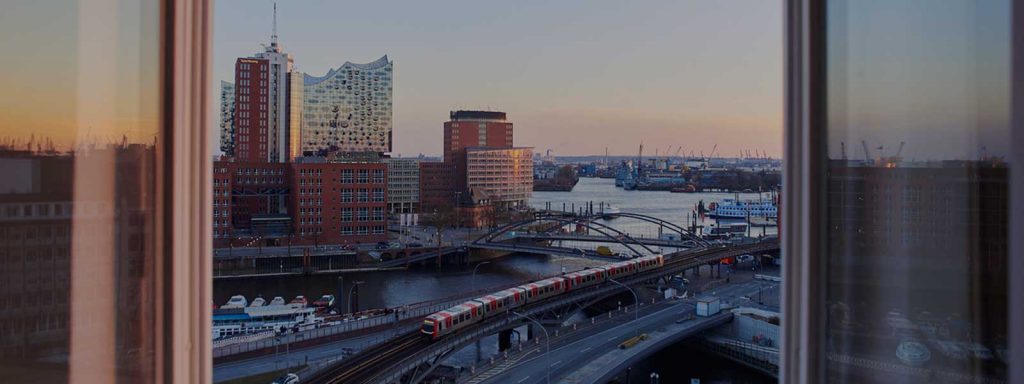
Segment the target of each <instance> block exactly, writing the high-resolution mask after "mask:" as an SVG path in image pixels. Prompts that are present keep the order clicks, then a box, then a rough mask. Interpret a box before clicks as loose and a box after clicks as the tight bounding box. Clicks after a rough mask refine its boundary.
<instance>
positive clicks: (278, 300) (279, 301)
mask: <svg viewBox="0 0 1024 384" xmlns="http://www.w3.org/2000/svg"><path fill="white" fill-rule="evenodd" d="M285 304H286V302H285V301H284V298H283V297H281V296H274V299H273V300H270V305H285Z"/></svg>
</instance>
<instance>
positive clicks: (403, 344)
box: [308, 243, 778, 384]
mask: <svg viewBox="0 0 1024 384" xmlns="http://www.w3.org/2000/svg"><path fill="white" fill-rule="evenodd" d="M771 247H775V248H777V247H778V244H777V243H775V244H774V245H772V244H765V243H760V244H753V245H741V246H735V247H729V248H721V247H711V248H705V249H700V250H692V251H683V252H680V253H677V254H673V255H670V257H666V260H665V265H664V266H663V267H662V268H661V269H659V270H651V271H648V272H647V273H648V274H651V275H655V276H656V275H658V273H659V272H662V274H663V272H664V271H663V269H666V268H667V269H672V267H678V266H681V265H686V264H689V263H693V262H694V261H696V260H698V259H700V260H701V262H709V261H714V260H715V258H718V257H728V256H731V254H732V253H745V252H758V251H761V250H763V249H764V248H771ZM720 253H728V254H730V255H720ZM712 256H713V257H712ZM703 259H706V260H703ZM552 299H553V298H552ZM537 304H543V302H539V303H537ZM489 321H497V319H489ZM449 336H451V335H449ZM432 342H434V341H431V340H430V339H429V338H426V337H424V336H423V335H422V334H421V333H420V331H419V330H413V331H410V332H407V333H404V334H402V335H399V336H398V337H397V338H395V339H394V340H391V341H389V342H385V343H381V344H378V345H375V346H373V347H370V348H367V349H365V350H363V351H360V352H359V353H357V354H355V355H352V356H351V357H349V358H347V359H344V360H342V361H340V362H339V363H338V364H337V365H335V366H333V367H330V368H327V369H324V370H322V371H320V372H317V373H316V374H314V375H312V376H310V377H309V379H308V380H309V381H308V382H310V383H332V384H333V383H365V382H368V381H370V380H373V379H374V378H375V377H376V376H378V375H379V374H380V373H381V372H382V371H381V370H382V369H389V368H391V367H393V366H395V365H396V364H397V363H400V362H401V361H402V360H403V359H405V358H406V357H408V356H409V355H410V354H413V353H415V352H416V351H419V350H420V349H421V348H424V347H427V346H429V345H430V344H431V343H432Z"/></svg>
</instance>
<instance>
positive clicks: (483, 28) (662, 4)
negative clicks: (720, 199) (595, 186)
mask: <svg viewBox="0 0 1024 384" xmlns="http://www.w3.org/2000/svg"><path fill="white" fill-rule="evenodd" d="M272 8H273V2H272V1H270V0H259V1H253V0H219V1H217V2H216V8H215V26H216V27H215V29H214V75H215V79H216V80H218V84H219V80H227V81H232V80H233V74H232V70H233V66H232V65H233V63H234V60H235V58H236V57H240V56H250V55H252V54H254V53H256V52H258V51H260V50H261V49H262V48H261V47H260V43H268V42H269V38H270V34H271V19H272ZM278 35H279V36H280V42H281V45H282V47H283V48H284V50H285V51H286V52H288V53H291V54H292V55H293V57H294V58H295V63H296V66H297V67H298V69H299V70H300V71H302V72H306V73H309V74H311V75H314V76H322V75H323V74H324V73H326V72H327V71H328V70H329V69H331V68H336V67H338V66H340V65H341V64H342V63H344V62H345V61H352V62H355V63H366V62H370V61H373V60H375V59H377V58H379V57H381V56H383V55H385V54H386V55H388V57H389V58H391V59H392V60H394V62H395V83H394V84H395V85H394V122H395V124H394V130H395V132H394V148H395V152H397V153H400V154H402V155H405V156H413V155H416V154H419V153H424V154H440V152H441V137H442V136H441V132H442V123H443V122H444V121H445V120H447V118H448V111H449V110H453V109H494V110H502V111H505V112H507V113H508V116H509V119H511V120H512V121H513V122H514V124H515V144H516V145H519V146H532V147H536V149H537V150H538V151H546V150H547V149H551V150H553V152H554V153H555V154H557V155H581V154H603V153H604V151H605V147H607V148H608V150H609V151H610V152H611V153H612V154H635V153H636V151H637V148H638V146H639V145H640V143H641V142H643V143H644V146H645V154H646V153H649V154H652V155H653V154H654V148H655V147H657V148H659V149H660V151H664V150H665V148H667V147H668V146H670V145H671V146H672V147H673V149H672V152H675V151H676V148H678V147H679V146H683V148H684V149H685V150H686V151H689V150H694V151H695V152H697V153H699V152H700V151H701V150H703V151H704V152H706V153H709V152H710V151H711V149H712V147H713V146H714V145H715V144H716V143H717V144H718V147H719V151H720V153H721V154H724V155H727V156H732V155H736V154H737V151H739V150H741V149H743V150H746V149H749V150H752V151H753V150H758V151H760V150H765V151H767V152H768V153H769V154H771V155H773V156H779V155H780V154H781V148H782V49H783V45H782V3H781V1H764V0H744V1H738V0H733V1H720V0H707V1H645V2H623V1H591V0H578V1H556V2H549V1H514V2H479V1H468V0H467V1H443V2H424V1H410V2H387V1H380V2H377V1H372V2H335V1H279V2H278ZM217 91H218V90H217V89H212V90H211V92H214V93H216V92H217ZM218 98H219V95H218ZM215 101H216V100H215Z"/></svg>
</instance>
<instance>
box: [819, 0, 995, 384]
mask: <svg viewBox="0 0 1024 384" xmlns="http://www.w3.org/2000/svg"><path fill="white" fill-rule="evenodd" d="M827 9H828V10H827V14H828V16H827V25H828V27H827V28H828V29H827V33H828V37H827V44H828V45H827V60H828V64H827V73H828V76H827V86H828V92H827V95H828V102H827V108H828V132H827V136H828V157H829V159H828V161H829V164H828V180H827V215H828V216H827V223H828V231H827V233H826V236H827V239H826V240H827V241H826V246H827V256H828V275H827V278H828V286H827V301H828V309H827V310H828V315H827V319H828V322H827V324H828V329H827V335H828V337H827V348H828V349H827V351H828V356H827V359H828V377H829V379H830V381H832V382H864V381H875V382H883V381H884V382H889V383H892V382H928V381H933V380H936V379H938V380H940V381H951V382H952V381H962V380H970V379H976V378H979V377H981V378H987V379H1000V380H1003V379H1005V376H1006V374H1005V370H1006V361H1007V360H1006V359H1007V356H1006V350H1007V345H1006V336H1007V320H1006V319H1007V278H1006V266H1007V259H1006V258H1007V238H1006V235H1007V199H1008V195H1007V186H1008V172H1007V167H1008V166H1007V164H1006V163H1005V161H1004V159H1005V157H1006V156H1007V155H1008V154H1009V151H1010V148H1009V147H1008V143H1009V133H1010V129H1009V112H1010V92H1009V82H1010V70H1009V68H1010V32H1009V31H1010V17H1009V16H1008V15H1009V14H1010V2H1009V1H1001V0H993V1H974V0H832V1H829V2H828V3H827Z"/></svg>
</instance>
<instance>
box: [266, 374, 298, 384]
mask: <svg viewBox="0 0 1024 384" xmlns="http://www.w3.org/2000/svg"><path fill="white" fill-rule="evenodd" d="M298 382H299V375H296V374H294V373H286V374H284V375H281V376H280V377H278V378H276V379H274V381H273V383H271V384H298Z"/></svg>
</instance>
